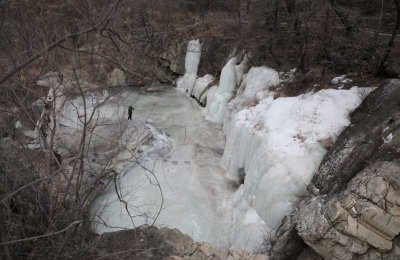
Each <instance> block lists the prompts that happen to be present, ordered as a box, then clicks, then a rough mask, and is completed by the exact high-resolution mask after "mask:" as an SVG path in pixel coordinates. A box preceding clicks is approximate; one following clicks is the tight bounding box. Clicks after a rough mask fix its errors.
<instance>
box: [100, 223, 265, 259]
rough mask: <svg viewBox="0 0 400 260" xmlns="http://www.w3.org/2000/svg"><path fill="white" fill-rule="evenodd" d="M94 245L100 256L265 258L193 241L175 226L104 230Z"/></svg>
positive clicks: (114, 257) (123, 257) (120, 257)
mask: <svg viewBox="0 0 400 260" xmlns="http://www.w3.org/2000/svg"><path fill="white" fill-rule="evenodd" d="M94 244H95V249H94V250H95V252H94V254H95V255H96V256H101V258H102V259H142V260H146V259H148V260H152V259H166V260H207V259H213V260H239V259H240V260H267V257H266V256H265V255H261V254H255V255H250V254H247V253H245V252H241V251H234V250H223V249H219V248H216V247H214V246H212V245H211V244H209V243H198V242H194V241H193V240H192V239H191V238H190V237H189V236H188V235H185V234H183V233H181V232H180V231H179V230H178V229H169V228H160V229H158V228H156V227H147V226H142V227H139V228H136V229H134V230H124V231H118V232H111V233H105V234H103V235H101V236H99V237H98V238H97V239H95V241H94Z"/></svg>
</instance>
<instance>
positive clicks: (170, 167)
mask: <svg viewBox="0 0 400 260" xmlns="http://www.w3.org/2000/svg"><path fill="white" fill-rule="evenodd" d="M116 100H118V102H117V103H119V104H120V105H119V106H111V105H109V104H107V105H106V107H107V109H110V110H112V109H115V110H117V111H116V113H107V114H114V115H117V116H119V117H121V116H124V113H126V112H125V111H124V110H125V109H126V108H127V107H128V106H129V105H132V106H133V107H134V108H135V111H134V113H133V121H135V120H145V121H146V122H148V123H149V124H151V125H152V126H154V127H155V128H156V129H157V132H153V134H155V137H156V141H154V142H152V143H150V144H149V145H147V147H146V146H145V147H143V148H142V150H143V151H142V155H141V158H139V159H138V162H132V163H128V164H125V165H124V166H123V167H122V168H123V170H122V172H121V174H120V178H119V181H118V186H119V190H120V192H119V193H120V197H121V198H122V199H123V201H125V202H127V205H126V204H125V203H124V202H121V201H120V199H119V198H118V195H117V193H116V192H115V187H114V185H109V187H108V189H107V190H106V192H105V193H104V194H103V195H102V196H101V197H100V198H99V199H98V200H97V203H96V206H95V213H96V214H97V215H98V217H97V220H99V222H105V223H106V225H102V224H98V225H97V227H96V231H97V232H99V233H102V232H110V231H115V230H117V229H121V228H132V227H137V226H140V225H143V224H152V223H153V222H154V221H155V220H156V222H155V224H156V225H157V226H168V227H171V228H178V229H179V230H181V231H182V232H184V233H186V234H188V235H190V236H191V237H193V238H194V239H195V240H197V241H208V242H212V243H215V244H217V245H220V246H224V247H229V246H230V245H229V241H228V240H229V236H230V234H229V232H230V226H231V223H230V221H231V217H230V214H229V213H228V212H227V211H230V209H229V208H228V207H224V206H223V205H224V201H225V200H226V199H227V198H228V197H230V196H231V195H232V194H233V193H234V192H235V190H236V189H237V188H235V186H237V185H235V181H233V180H231V179H229V178H228V177H227V176H228V175H227V174H226V172H225V170H224V168H223V167H222V166H221V165H220V163H221V158H222V153H223V149H224V145H225V141H224V136H223V132H222V129H221V126H220V125H217V124H214V123H211V122H209V121H207V120H205V118H204V116H203V114H202V111H201V109H202V108H200V107H199V106H198V104H196V103H195V102H194V101H193V100H191V99H190V98H187V97H186V96H185V95H184V94H183V93H181V92H179V91H177V90H176V89H172V88H171V89H167V90H165V91H164V92H161V93H141V92H139V91H134V90H124V91H123V92H122V93H119V94H117V95H115V96H113V97H112V98H111V99H110V103H113V102H115V101H116ZM158 184H159V185H158ZM161 206H162V208H161V210H160V207H161Z"/></svg>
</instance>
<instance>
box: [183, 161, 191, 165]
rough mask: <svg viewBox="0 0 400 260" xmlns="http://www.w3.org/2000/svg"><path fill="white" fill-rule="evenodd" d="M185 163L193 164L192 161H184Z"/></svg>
mask: <svg viewBox="0 0 400 260" xmlns="http://www.w3.org/2000/svg"><path fill="white" fill-rule="evenodd" d="M184 163H185V164H186V165H191V164H192V162H191V161H184Z"/></svg>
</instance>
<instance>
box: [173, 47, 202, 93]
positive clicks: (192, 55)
mask: <svg viewBox="0 0 400 260" xmlns="http://www.w3.org/2000/svg"><path fill="white" fill-rule="evenodd" d="M200 57H201V43H200V41H199V40H192V41H189V42H188V46H187V51H186V57H185V74H184V75H183V76H182V77H180V78H178V79H177V82H176V86H177V88H178V89H180V90H182V91H183V92H185V93H187V94H188V95H189V96H190V95H192V91H193V86H194V84H195V81H196V78H197V70H198V67H199V63H200Z"/></svg>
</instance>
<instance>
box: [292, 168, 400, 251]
mask: <svg viewBox="0 0 400 260" xmlns="http://www.w3.org/2000/svg"><path fill="white" fill-rule="evenodd" d="M399 174H400V161H393V162H386V161H385V162H376V163H374V164H372V165H370V166H368V167H367V168H365V169H364V170H363V171H361V172H360V173H359V174H357V176H356V177H354V178H353V179H352V180H351V181H350V182H349V184H348V185H347V187H346V189H345V190H343V191H342V192H340V193H338V194H336V195H334V196H333V197H332V198H330V199H329V200H327V201H325V199H324V197H323V196H317V197H315V198H313V199H311V200H309V201H307V202H306V203H304V204H303V205H301V206H300V209H299V211H298V213H297V225H296V226H297V231H298V234H299V235H300V237H302V238H303V240H304V241H305V242H306V243H307V244H308V245H309V246H310V247H312V248H313V249H314V250H315V251H316V252H317V253H319V254H320V255H321V256H323V257H325V258H326V259H354V257H355V256H357V255H359V256H360V257H359V258H358V259H368V258H365V257H364V256H363V255H364V254H365V253H367V251H368V252H369V254H371V252H375V255H376V256H378V255H379V256H381V255H385V254H387V253H388V252H391V251H399V252H400V248H399V247H398V246H397V245H396V244H394V243H393V242H392V240H393V239H394V238H395V236H397V235H398V234H399V233H400V207H399V206H400V175H399ZM361 256H363V257H361ZM399 256H400V255H399Z"/></svg>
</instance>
